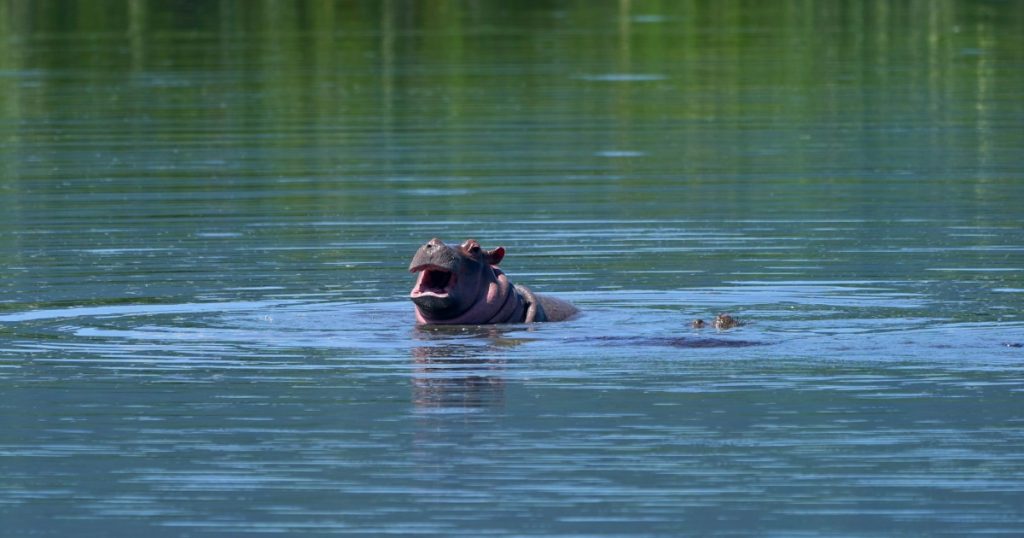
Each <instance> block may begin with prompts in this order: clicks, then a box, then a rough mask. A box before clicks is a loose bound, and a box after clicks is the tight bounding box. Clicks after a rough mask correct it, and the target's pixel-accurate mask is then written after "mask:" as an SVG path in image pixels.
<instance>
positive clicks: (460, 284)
mask: <svg viewBox="0 0 1024 538" xmlns="http://www.w3.org/2000/svg"><path fill="white" fill-rule="evenodd" d="M504 257H505V248H504V247H498V248H495V249H493V250H484V249H482V248H480V244H479V243H477V242H476V241H475V240H473V239H467V240H466V241H465V242H463V243H462V244H461V245H458V246H454V247H453V246H450V245H447V244H445V243H444V242H443V241H441V240H440V239H437V238H434V239H431V240H430V241H427V243H426V244H424V245H423V246H421V247H420V248H419V250H417V251H416V254H415V255H414V256H413V258H412V262H410V263H409V271H410V272H412V273H416V283H415V284H414V285H413V288H412V291H411V292H410V293H409V298H410V299H412V302H413V303H414V304H415V305H416V322H417V323H419V324H421V325H427V324H450V325H481V324H491V323H531V322H535V321H561V320H564V319H567V318H569V317H572V316H573V315H574V314H576V313H577V312H578V310H577V309H576V307H574V306H573V305H571V304H569V303H567V302H565V301H562V300H560V299H555V298H554V297H549V296H546V295H540V294H537V293H533V292H532V291H530V289H529V288H527V287H525V286H521V285H518V284H512V283H511V282H509V280H508V277H506V276H505V273H504V272H502V270H501V269H499V268H498V264H499V263H501V260H502V258H504Z"/></svg>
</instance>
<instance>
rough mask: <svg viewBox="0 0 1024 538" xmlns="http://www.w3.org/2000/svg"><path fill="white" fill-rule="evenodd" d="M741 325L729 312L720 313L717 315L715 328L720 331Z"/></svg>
mask: <svg viewBox="0 0 1024 538" xmlns="http://www.w3.org/2000/svg"><path fill="white" fill-rule="evenodd" d="M739 325H740V322H739V321H738V320H737V319H736V318H734V317H732V316H730V315H729V314H719V315H717V316H715V328H716V329H718V330H720V331H724V330H726V329H731V328H733V327H738V326H739Z"/></svg>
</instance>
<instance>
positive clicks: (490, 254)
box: [484, 247, 505, 265]
mask: <svg viewBox="0 0 1024 538" xmlns="http://www.w3.org/2000/svg"><path fill="white" fill-rule="evenodd" d="M504 257H505V247H498V248H496V249H494V250H488V251H485V252H484V259H485V260H487V263H488V264H490V265H498V264H499V263H501V259H502V258H504Z"/></svg>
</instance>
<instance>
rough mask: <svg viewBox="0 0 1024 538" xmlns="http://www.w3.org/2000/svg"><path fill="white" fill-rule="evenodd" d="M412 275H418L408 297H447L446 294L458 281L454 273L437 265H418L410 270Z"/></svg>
mask: <svg viewBox="0 0 1024 538" xmlns="http://www.w3.org/2000/svg"><path fill="white" fill-rule="evenodd" d="M412 272H413V273H419V276H418V277H417V278H416V285H415V286H413V288H412V291H411V292H409V297H410V298H412V299H416V298H417V297H440V298H444V297H448V294H449V293H450V292H451V290H452V289H453V288H454V287H455V283H456V281H457V280H458V278H457V277H456V275H455V273H454V272H452V271H449V270H448V269H445V268H444V267H440V266H437V265H420V266H419V267H414V268H412Z"/></svg>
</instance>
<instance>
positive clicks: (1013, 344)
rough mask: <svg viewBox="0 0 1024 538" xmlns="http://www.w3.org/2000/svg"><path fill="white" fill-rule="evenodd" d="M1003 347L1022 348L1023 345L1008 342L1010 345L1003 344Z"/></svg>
mask: <svg viewBox="0 0 1024 538" xmlns="http://www.w3.org/2000/svg"><path fill="white" fill-rule="evenodd" d="M1004 345H1005V346H1006V347H1024V344H1022V343H1020V342H1010V343H1008V344H1004Z"/></svg>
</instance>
